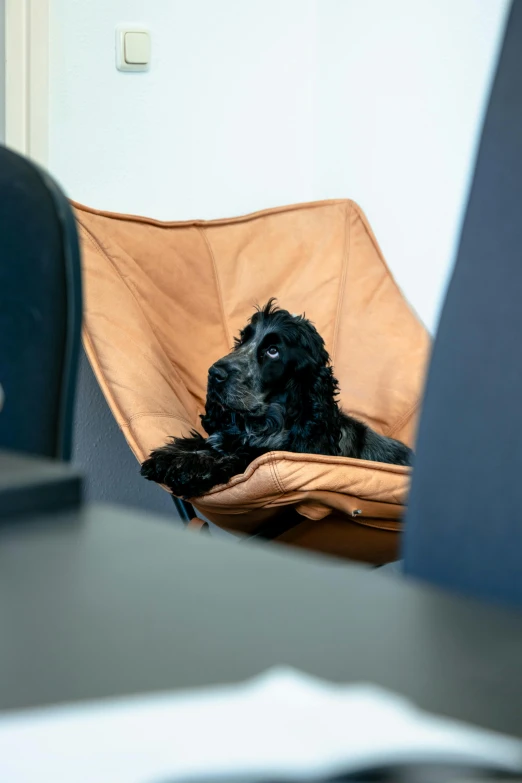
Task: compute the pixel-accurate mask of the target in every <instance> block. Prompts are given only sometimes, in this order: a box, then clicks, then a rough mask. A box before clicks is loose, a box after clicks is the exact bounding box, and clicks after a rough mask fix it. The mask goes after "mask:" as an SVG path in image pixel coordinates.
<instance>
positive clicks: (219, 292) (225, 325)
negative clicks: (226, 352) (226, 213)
mask: <svg viewBox="0 0 522 783" xmlns="http://www.w3.org/2000/svg"><path fill="white" fill-rule="evenodd" d="M196 229H197V231H198V232H199V233H200V235H201V237H202V238H203V241H204V243H205V245H206V247H207V250H208V253H209V255H210V260H211V263H212V269H213V270H214V279H215V281H216V293H217V297H218V302H219V309H220V311H221V319H222V321H223V328H224V330H225V336H226V339H227V341H228V345H229V348H231V347H232V343H233V340H232V335H231V334H230V329H229V327H228V322H227V319H226V316H225V305H224V302H223V292H222V290H221V281H220V279H219V274H218V268H217V263H216V257H215V255H214V251H213V249H212V245H211V244H210V241H209V238H208V236H207V234H206V232H205V231H204V229H203V227H202V226H196Z"/></svg>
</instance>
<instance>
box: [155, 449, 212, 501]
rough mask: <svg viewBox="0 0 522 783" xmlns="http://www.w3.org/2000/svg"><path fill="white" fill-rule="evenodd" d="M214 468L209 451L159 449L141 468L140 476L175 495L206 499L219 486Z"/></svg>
mask: <svg viewBox="0 0 522 783" xmlns="http://www.w3.org/2000/svg"><path fill="white" fill-rule="evenodd" d="M215 466H216V460H215V457H214V456H213V455H212V453H211V452H210V451H208V450H201V451H181V450H179V451H177V450H174V449H172V448H167V449H158V450H157V451H154V452H153V453H152V454H151V456H150V457H149V459H147V460H145V462H144V463H143V464H142V466H141V475H142V476H144V478H146V479H149V481H156V482H157V483H158V484H164V485H165V486H167V487H168V488H169V489H170V491H171V492H172V494H173V495H177V496H178V497H182V498H185V499H188V498H193V497H198V496H199V495H204V494H205V492H208V491H209V490H210V489H212V487H214V486H215V485H216V484H219V483H220V480H219V477H216V476H215V470H214V468H215Z"/></svg>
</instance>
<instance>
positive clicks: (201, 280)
mask: <svg viewBox="0 0 522 783" xmlns="http://www.w3.org/2000/svg"><path fill="white" fill-rule="evenodd" d="M75 209H76V217H77V219H78V222H79V226H80V235H81V240H82V246H83V247H82V250H83V274H84V286H85V325H84V344H85V349H86V352H87V355H88V357H89V360H90V362H91V364H92V367H93V369H94V372H95V374H96V377H97V379H98V381H99V384H100V386H101V388H102V390H103V392H104V394H105V396H106V398H107V401H108V403H109V406H110V408H111V410H112V412H113V414H114V416H115V418H116V420H117V421H118V424H119V426H120V427H121V429H122V431H123V433H124V435H125V438H126V439H127V442H128V444H129V446H130V448H131V449H132V451H133V452H134V454H135V455H136V457H137V459H138V460H140V461H142V460H143V459H145V458H146V457H147V456H148V454H149V452H150V451H151V450H152V449H153V448H155V447H158V446H161V445H163V444H164V443H165V441H166V440H167V439H168V437H169V436H172V435H176V436H179V435H186V434H188V433H189V431H190V430H191V429H192V428H196V429H198V430H200V431H201V424H200V420H199V416H200V414H201V413H202V412H203V410H204V402H205V393H206V380H207V372H208V368H209V366H210V365H211V364H212V363H213V362H215V361H216V360H217V359H218V358H220V357H221V356H223V355H224V354H226V353H228V352H229V350H230V347H231V345H232V343H233V337H234V335H235V334H237V332H238V330H239V329H240V327H242V326H243V325H244V324H245V322H246V320H247V318H248V317H249V316H250V315H251V313H252V309H253V305H254V304H255V303H256V302H258V303H262V302H264V301H266V300H268V299H269V298H270V297H272V296H276V297H277V298H278V300H279V303H280V305H281V306H282V307H284V308H285V309H288V310H290V311H291V312H299V313H302V312H305V313H306V315H307V317H308V318H310V319H311V320H312V321H313V322H314V323H315V325H316V326H317V328H318V330H319V332H320V333H321V334H322V336H323V338H324V339H325V342H326V346H327V349H328V351H329V353H330V355H331V357H332V360H333V364H334V369H335V374H336V376H337V378H338V380H339V383H340V388H341V395H340V401H341V403H342V405H343V407H344V409H345V410H346V411H347V412H348V413H350V414H352V415H353V416H356V417H358V418H360V419H363V420H364V421H366V422H367V423H368V424H370V425H371V426H372V427H373V428H374V429H376V430H377V431H379V432H381V433H383V434H386V435H390V436H393V437H395V438H398V439H400V440H402V441H404V442H405V443H407V444H409V445H412V443H413V440H414V435H415V427H416V421H417V411H418V405H419V397H420V394H421V392H422V387H423V379H424V372H425V365H426V360H427V355H428V351H429V345H430V340H429V337H428V335H427V332H426V330H425V329H424V327H423V326H422V324H421V323H420V322H419V320H418V319H417V318H416V316H415V315H414V313H413V312H412V311H411V309H410V308H409V306H408V304H407V303H406V301H405V300H404V298H403V296H402V294H401V292H400V291H399V289H398V288H397V285H396V284H395V282H394V280H393V278H392V276H391V274H390V272H389V270H388V268H387V266H386V264H385V261H384V259H383V256H382V254H381V251H380V249H379V246H378V244H377V241H376V239H375V237H374V235H373V233H372V231H371V229H370V227H369V225H368V223H367V221H366V218H365V216H364V215H363V213H362V212H361V210H360V209H359V207H358V206H357V205H356V204H354V203H353V202H351V201H325V202H317V203H311V204H301V205H296V206H291V207H284V208H280V209H271V210H268V211H265V212H260V213H256V214H253V215H249V216H246V217H240V218H235V219H229V220H215V221H209V222H205V221H190V222H185V223H169V222H161V221H158V220H152V219H149V218H143V217H134V216H131V215H122V214H112V213H108V212H101V211H98V210H94V209H89V208H87V207H85V206H81V205H79V204H75ZM409 478H410V473H409V469H408V468H404V467H399V466H394V465H384V464H378V463H371V462H365V461H361V460H355V459H347V458H343V457H326V456H320V455H308V454H290V453H284V452H274V453H270V454H265V455H263V456H261V457H260V458H258V459H256V460H255V461H254V462H253V463H251V465H250V466H249V467H248V469H247V470H246V472H245V473H244V474H242V475H239V476H235V477H234V478H233V479H232V480H231V481H230V482H229V483H228V484H227V485H224V486H220V487H216V488H214V489H213V490H212V491H210V492H209V493H208V494H207V495H205V496H203V497H200V498H194V499H193V500H192V505H190V504H186V503H185V504H182V503H181V501H179V504H178V507H179V508H180V510H181V512H182V514H183V515H184V516H185V517H186V518H190V517H193V516H195V513H194V509H196V510H198V511H199V512H200V513H201V514H203V515H204V516H205V517H206V518H207V519H208V520H210V521H211V522H214V523H215V524H217V525H219V526H220V527H222V528H225V529H227V530H229V531H232V532H236V533H239V534H243V535H248V536H252V535H264V536H265V537H272V538H275V539H276V540H278V541H282V542H287V543H291V544H294V545H296V546H300V547H305V548H309V549H313V550H316V551H322V552H327V553H331V554H336V555H339V556H343V557H348V558H351V559H355V560H362V561H366V562H369V563H374V564H381V563H386V562H389V561H390V560H394V559H396V558H397V551H398V539H399V533H400V529H401V518H402V516H403V513H404V506H405V501H406V496H407V492H408V486H409ZM158 491H159V490H158Z"/></svg>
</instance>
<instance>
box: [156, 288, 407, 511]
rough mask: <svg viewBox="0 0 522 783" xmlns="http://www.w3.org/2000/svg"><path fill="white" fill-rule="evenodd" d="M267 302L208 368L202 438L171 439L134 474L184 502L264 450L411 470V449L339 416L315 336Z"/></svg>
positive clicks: (297, 319)
mask: <svg viewBox="0 0 522 783" xmlns="http://www.w3.org/2000/svg"><path fill="white" fill-rule="evenodd" d="M274 302H275V300H273V299H271V300H270V302H268V304H267V305H266V306H265V307H264V308H263V309H259V310H258V311H257V312H256V313H255V314H254V315H253V316H252V318H251V319H250V321H249V323H248V324H247V326H246V327H245V329H243V331H242V332H241V334H240V337H239V339H237V340H236V344H235V347H234V350H233V351H232V353H230V354H228V356H225V357H224V358H223V359H220V360H219V361H218V362H216V363H215V364H213V365H212V367H211V368H210V370H209V374H208V389H207V401H206V406H205V415H204V416H202V417H201V421H202V424H203V427H204V428H205V431H206V432H207V433H208V435H209V437H208V438H203V437H202V436H201V435H199V434H198V433H197V432H194V433H193V434H192V436H191V437H189V438H173V440H172V441H171V442H170V443H168V444H167V445H166V446H163V447H162V448H160V449H157V450H156V451H153V452H152V454H151V455H150V457H149V459H148V460H146V461H145V462H144V463H143V465H142V468H141V474H142V476H145V478H147V479H150V480H151V481H157V482H158V483H160V484H165V485H167V486H168V487H169V488H170V489H171V491H172V492H173V494H174V495H179V496H180V497H184V498H191V497H197V496H199V495H203V494H205V492H208V491H209V490H210V489H212V487H214V486H216V485H217V484H225V483H226V482H227V481H228V480H229V479H230V478H232V476H235V475H236V474H238V473H242V472H243V471H244V470H245V468H246V467H247V465H249V463H250V462H252V460H254V459H255V458H256V457H258V456H259V455H261V454H265V453H266V452H268V451H293V452H301V453H307V454H326V455H334V456H343V457H357V458H359V459H367V460H374V461H376V462H388V463H392V464H395V465H410V464H411V459H412V456H413V452H412V451H411V449H409V448H408V447H407V446H405V445H404V444H403V443H400V442H399V441H397V440H393V439H392V438H387V437H385V436H384V435H379V434H377V433H376V432H374V430H372V429H371V428H370V427H368V426H367V425H366V424H363V423H362V422H360V421H358V420H357V419H353V418H352V417H350V416H347V415H346V414H345V413H343V412H342V410H341V409H340V408H339V405H338V403H337V400H336V396H337V393H338V384H337V381H336V379H335V378H334V375H333V371H332V368H331V366H330V357H329V356H328V354H327V352H326V349H325V347H324V342H323V340H322V338H321V336H320V335H319V334H318V332H317V330H316V329H315V327H314V326H313V325H312V324H311V323H310V321H308V320H307V319H306V318H304V317H303V316H295V315H291V314H290V313H289V312H287V311H286V310H280V309H279V308H278V307H277V306H276V305H275V303H274Z"/></svg>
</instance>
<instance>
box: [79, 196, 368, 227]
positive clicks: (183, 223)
mask: <svg viewBox="0 0 522 783" xmlns="http://www.w3.org/2000/svg"><path fill="white" fill-rule="evenodd" d="M70 203H71V205H72V206H73V207H74V209H76V210H79V211H82V212H88V213H89V214H91V215H100V216H101V217H108V218H113V219H115V220H123V221H126V222H130V223H145V224H148V225H151V226H157V227H158V228H177V227H180V228H187V227H189V226H194V227H201V228H212V227H213V226H227V225H234V224H237V223H247V222H248V221H250V220H257V219H258V218H260V217H263V216H265V215H277V214H280V213H282V212H298V211H300V210H303V209H321V208H323V207H333V206H338V205H340V204H344V205H346V204H352V203H353V202H352V201H351V199H345V198H339V199H324V200H322V201H305V202H302V203H295V204H284V205H282V206H280V207H271V208H269V209H261V210H258V211H257V212H250V213H248V214H246V215H240V216H239V217H230V218H217V219H215V220H197V219H195V220H158V219H157V218H150V217H145V216H143V215H129V214H126V213H125V212H111V211H109V210H103V209H95V208H94V207H88V206H87V205H86V204H80V202H79V201H74V200H73V199H70Z"/></svg>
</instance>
